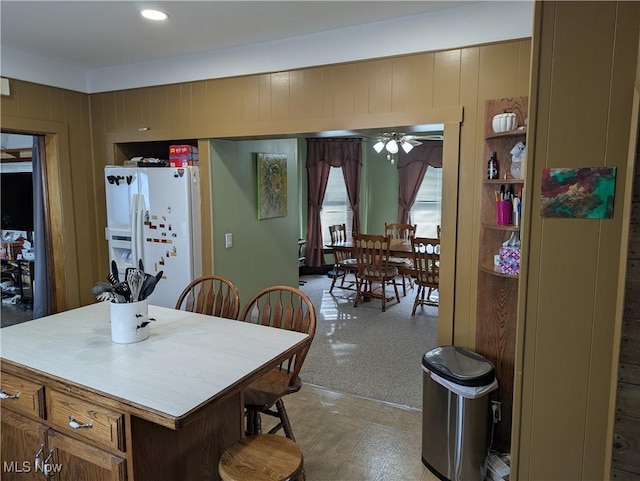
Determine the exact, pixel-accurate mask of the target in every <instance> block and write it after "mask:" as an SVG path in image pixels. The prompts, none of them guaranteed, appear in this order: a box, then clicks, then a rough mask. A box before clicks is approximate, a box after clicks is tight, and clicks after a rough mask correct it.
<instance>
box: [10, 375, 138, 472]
mask: <svg viewBox="0 0 640 481" xmlns="http://www.w3.org/2000/svg"><path fill="white" fill-rule="evenodd" d="M2 392H3V398H2V400H1V403H2V404H1V406H2V418H1V422H2V431H1V439H0V441H1V444H2V449H1V458H2V459H1V460H0V464H1V466H2V479H6V480H16V481H30V480H44V479H50V478H51V477H52V476H55V478H54V479H56V480H58V481H78V480H86V481H89V480H91V481H102V480H104V481H125V480H126V479H127V469H126V468H127V464H126V459H125V457H124V452H120V451H124V449H123V447H124V438H123V426H122V423H121V419H122V417H123V415H122V414H119V413H115V412H113V411H112V410H109V409H106V408H104V407H102V406H99V405H97V404H95V403H91V402H90V401H83V400H81V399H78V398H75V397H73V396H68V395H67V394H66V393H60V392H57V391H56V390H54V389H50V388H48V387H46V386H44V385H43V383H39V382H34V381H31V380H27V379H22V378H21V377H19V376H15V375H13V374H10V373H6V372H3V373H2ZM45 398H46V401H45ZM83 416H87V417H88V418H87V421H86V422H85V423H84V427H76V428H74V427H72V426H71V419H72V417H73V418H76V417H77V418H81V417H83ZM94 418H95V420H94ZM94 428H97V429H95V430H94ZM64 430H67V431H70V432H69V434H65V433H63V432H60V431H64ZM74 431H77V432H74ZM101 445H104V446H107V447H108V446H112V447H113V448H114V449H111V450H109V449H105V448H103V447H102V446H101Z"/></svg>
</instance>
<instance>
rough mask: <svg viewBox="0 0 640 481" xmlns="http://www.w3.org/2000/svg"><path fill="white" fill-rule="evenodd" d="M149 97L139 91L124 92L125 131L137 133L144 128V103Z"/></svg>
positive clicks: (123, 115)
mask: <svg viewBox="0 0 640 481" xmlns="http://www.w3.org/2000/svg"><path fill="white" fill-rule="evenodd" d="M145 97H147V96H146V95H144V93H143V92H139V91H138V90H125V91H124V92H122V108H123V113H122V117H123V120H124V124H123V130H124V131H125V132H126V131H135V130H138V129H139V128H141V127H143V126H144V121H143V118H144V116H143V113H142V102H143V100H142V99H143V98H145Z"/></svg>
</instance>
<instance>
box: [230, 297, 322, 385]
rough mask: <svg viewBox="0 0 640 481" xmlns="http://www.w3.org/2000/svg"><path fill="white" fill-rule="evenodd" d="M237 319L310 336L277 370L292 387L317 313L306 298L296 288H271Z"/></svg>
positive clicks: (309, 341)
mask: <svg viewBox="0 0 640 481" xmlns="http://www.w3.org/2000/svg"><path fill="white" fill-rule="evenodd" d="M238 319H239V320H240V321H244V322H251V323H253V324H261V325H263V326H270V327H276V328H279V329H287V330H289V331H296V332H302V333H304V334H308V335H309V340H308V342H307V343H305V344H304V345H303V346H302V348H301V349H300V350H299V351H297V352H296V353H294V354H293V355H292V356H291V357H290V358H289V359H287V360H285V361H283V363H282V364H280V366H279V369H280V370H282V371H285V372H287V373H288V374H289V375H290V383H291V384H293V383H295V380H296V377H297V376H298V374H299V373H300V369H301V368H302V363H303V362H304V359H305V357H306V356H307V352H309V347H311V341H312V340H313V336H314V335H315V333H316V310H315V308H314V306H313V304H312V303H311V299H309V296H307V295H306V294H305V293H304V292H302V291H301V290H300V289H296V288H295V287H290V286H270V287H267V288H265V289H262V290H260V291H258V292H257V293H256V294H254V295H253V297H252V298H251V299H249V301H248V302H247V303H246V304H245V305H244V307H243V308H242V312H241V313H240V316H239V317H238Z"/></svg>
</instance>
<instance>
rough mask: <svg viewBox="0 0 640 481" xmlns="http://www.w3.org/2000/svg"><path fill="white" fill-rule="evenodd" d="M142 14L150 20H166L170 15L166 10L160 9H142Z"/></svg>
mask: <svg viewBox="0 0 640 481" xmlns="http://www.w3.org/2000/svg"><path fill="white" fill-rule="evenodd" d="M140 14H141V15H142V16H143V17H144V18H148V19H149V20H158V21H160V20H166V19H167V18H169V15H167V14H166V13H164V12H161V11H160V10H142V11H141V12H140Z"/></svg>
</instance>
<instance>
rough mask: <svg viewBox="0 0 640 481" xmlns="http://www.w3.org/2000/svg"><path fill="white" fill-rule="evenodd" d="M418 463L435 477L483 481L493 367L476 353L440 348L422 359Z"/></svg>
mask: <svg viewBox="0 0 640 481" xmlns="http://www.w3.org/2000/svg"><path fill="white" fill-rule="evenodd" d="M422 369H423V371H424V374H423V376H424V384H423V399H422V462H423V463H424V465H425V466H426V467H427V468H429V470H430V471H431V472H432V473H433V474H435V475H436V476H438V478H440V479H443V480H449V481H479V480H484V479H485V478H486V474H487V469H486V466H487V465H486V459H487V454H488V453H487V451H488V448H489V433H490V423H491V416H490V408H489V396H488V394H489V393H490V392H491V391H493V390H495V389H496V388H497V387H498V382H497V381H496V378H495V368H494V365H493V364H492V363H491V362H490V361H489V360H487V359H485V358H484V357H482V356H480V355H479V354H477V353H475V352H472V351H469V350H467V349H464V348H461V347H455V346H440V347H436V348H434V349H431V350H429V351H427V352H426V353H425V354H424V356H423V357H422Z"/></svg>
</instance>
